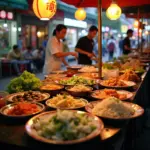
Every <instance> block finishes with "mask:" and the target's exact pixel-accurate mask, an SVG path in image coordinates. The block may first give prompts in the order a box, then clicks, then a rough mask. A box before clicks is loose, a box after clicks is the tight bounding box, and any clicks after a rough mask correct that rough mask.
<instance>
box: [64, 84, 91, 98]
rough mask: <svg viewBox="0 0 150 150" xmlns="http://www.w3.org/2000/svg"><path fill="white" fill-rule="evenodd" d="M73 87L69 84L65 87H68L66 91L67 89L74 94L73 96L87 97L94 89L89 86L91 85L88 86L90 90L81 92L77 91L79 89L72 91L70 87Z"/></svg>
mask: <svg viewBox="0 0 150 150" xmlns="http://www.w3.org/2000/svg"><path fill="white" fill-rule="evenodd" d="M72 87H74V86H67V87H66V88H65V89H66V91H67V92H68V93H69V94H70V95H72V96H74V97H86V96H88V95H89V93H90V92H91V91H92V90H93V88H92V87H89V86H88V87H89V88H90V90H89V91H80V92H77V91H70V90H69V89H70V88H72Z"/></svg>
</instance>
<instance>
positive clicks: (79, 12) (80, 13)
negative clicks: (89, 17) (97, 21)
mask: <svg viewBox="0 0 150 150" xmlns="http://www.w3.org/2000/svg"><path fill="white" fill-rule="evenodd" d="M75 18H76V19H77V20H84V19H85V18H86V11H85V10H84V9H83V8H78V9H77V10H76V12H75Z"/></svg>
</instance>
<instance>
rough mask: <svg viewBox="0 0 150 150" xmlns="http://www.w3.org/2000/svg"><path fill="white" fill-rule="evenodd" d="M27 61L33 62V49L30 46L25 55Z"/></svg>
mask: <svg viewBox="0 0 150 150" xmlns="http://www.w3.org/2000/svg"><path fill="white" fill-rule="evenodd" d="M23 56H24V59H25V60H33V54H32V47H31V46H28V47H27V49H26V50H25V51H24V53H23Z"/></svg>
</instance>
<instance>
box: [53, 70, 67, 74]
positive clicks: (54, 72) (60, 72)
mask: <svg viewBox="0 0 150 150" xmlns="http://www.w3.org/2000/svg"><path fill="white" fill-rule="evenodd" d="M65 72H66V71H64V70H56V71H52V72H51V74H64V73H65Z"/></svg>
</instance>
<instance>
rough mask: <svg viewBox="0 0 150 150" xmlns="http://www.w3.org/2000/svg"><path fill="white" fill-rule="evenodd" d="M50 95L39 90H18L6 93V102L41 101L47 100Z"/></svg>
mask: <svg viewBox="0 0 150 150" xmlns="http://www.w3.org/2000/svg"><path fill="white" fill-rule="evenodd" d="M49 97H50V95H49V94H48V93H41V92H39V91H26V92H19V93H14V94H11V95H8V96H7V97H6V100H7V101H8V102H11V103H14V102H23V101H28V102H42V101H45V100H47V99H48V98H49Z"/></svg>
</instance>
